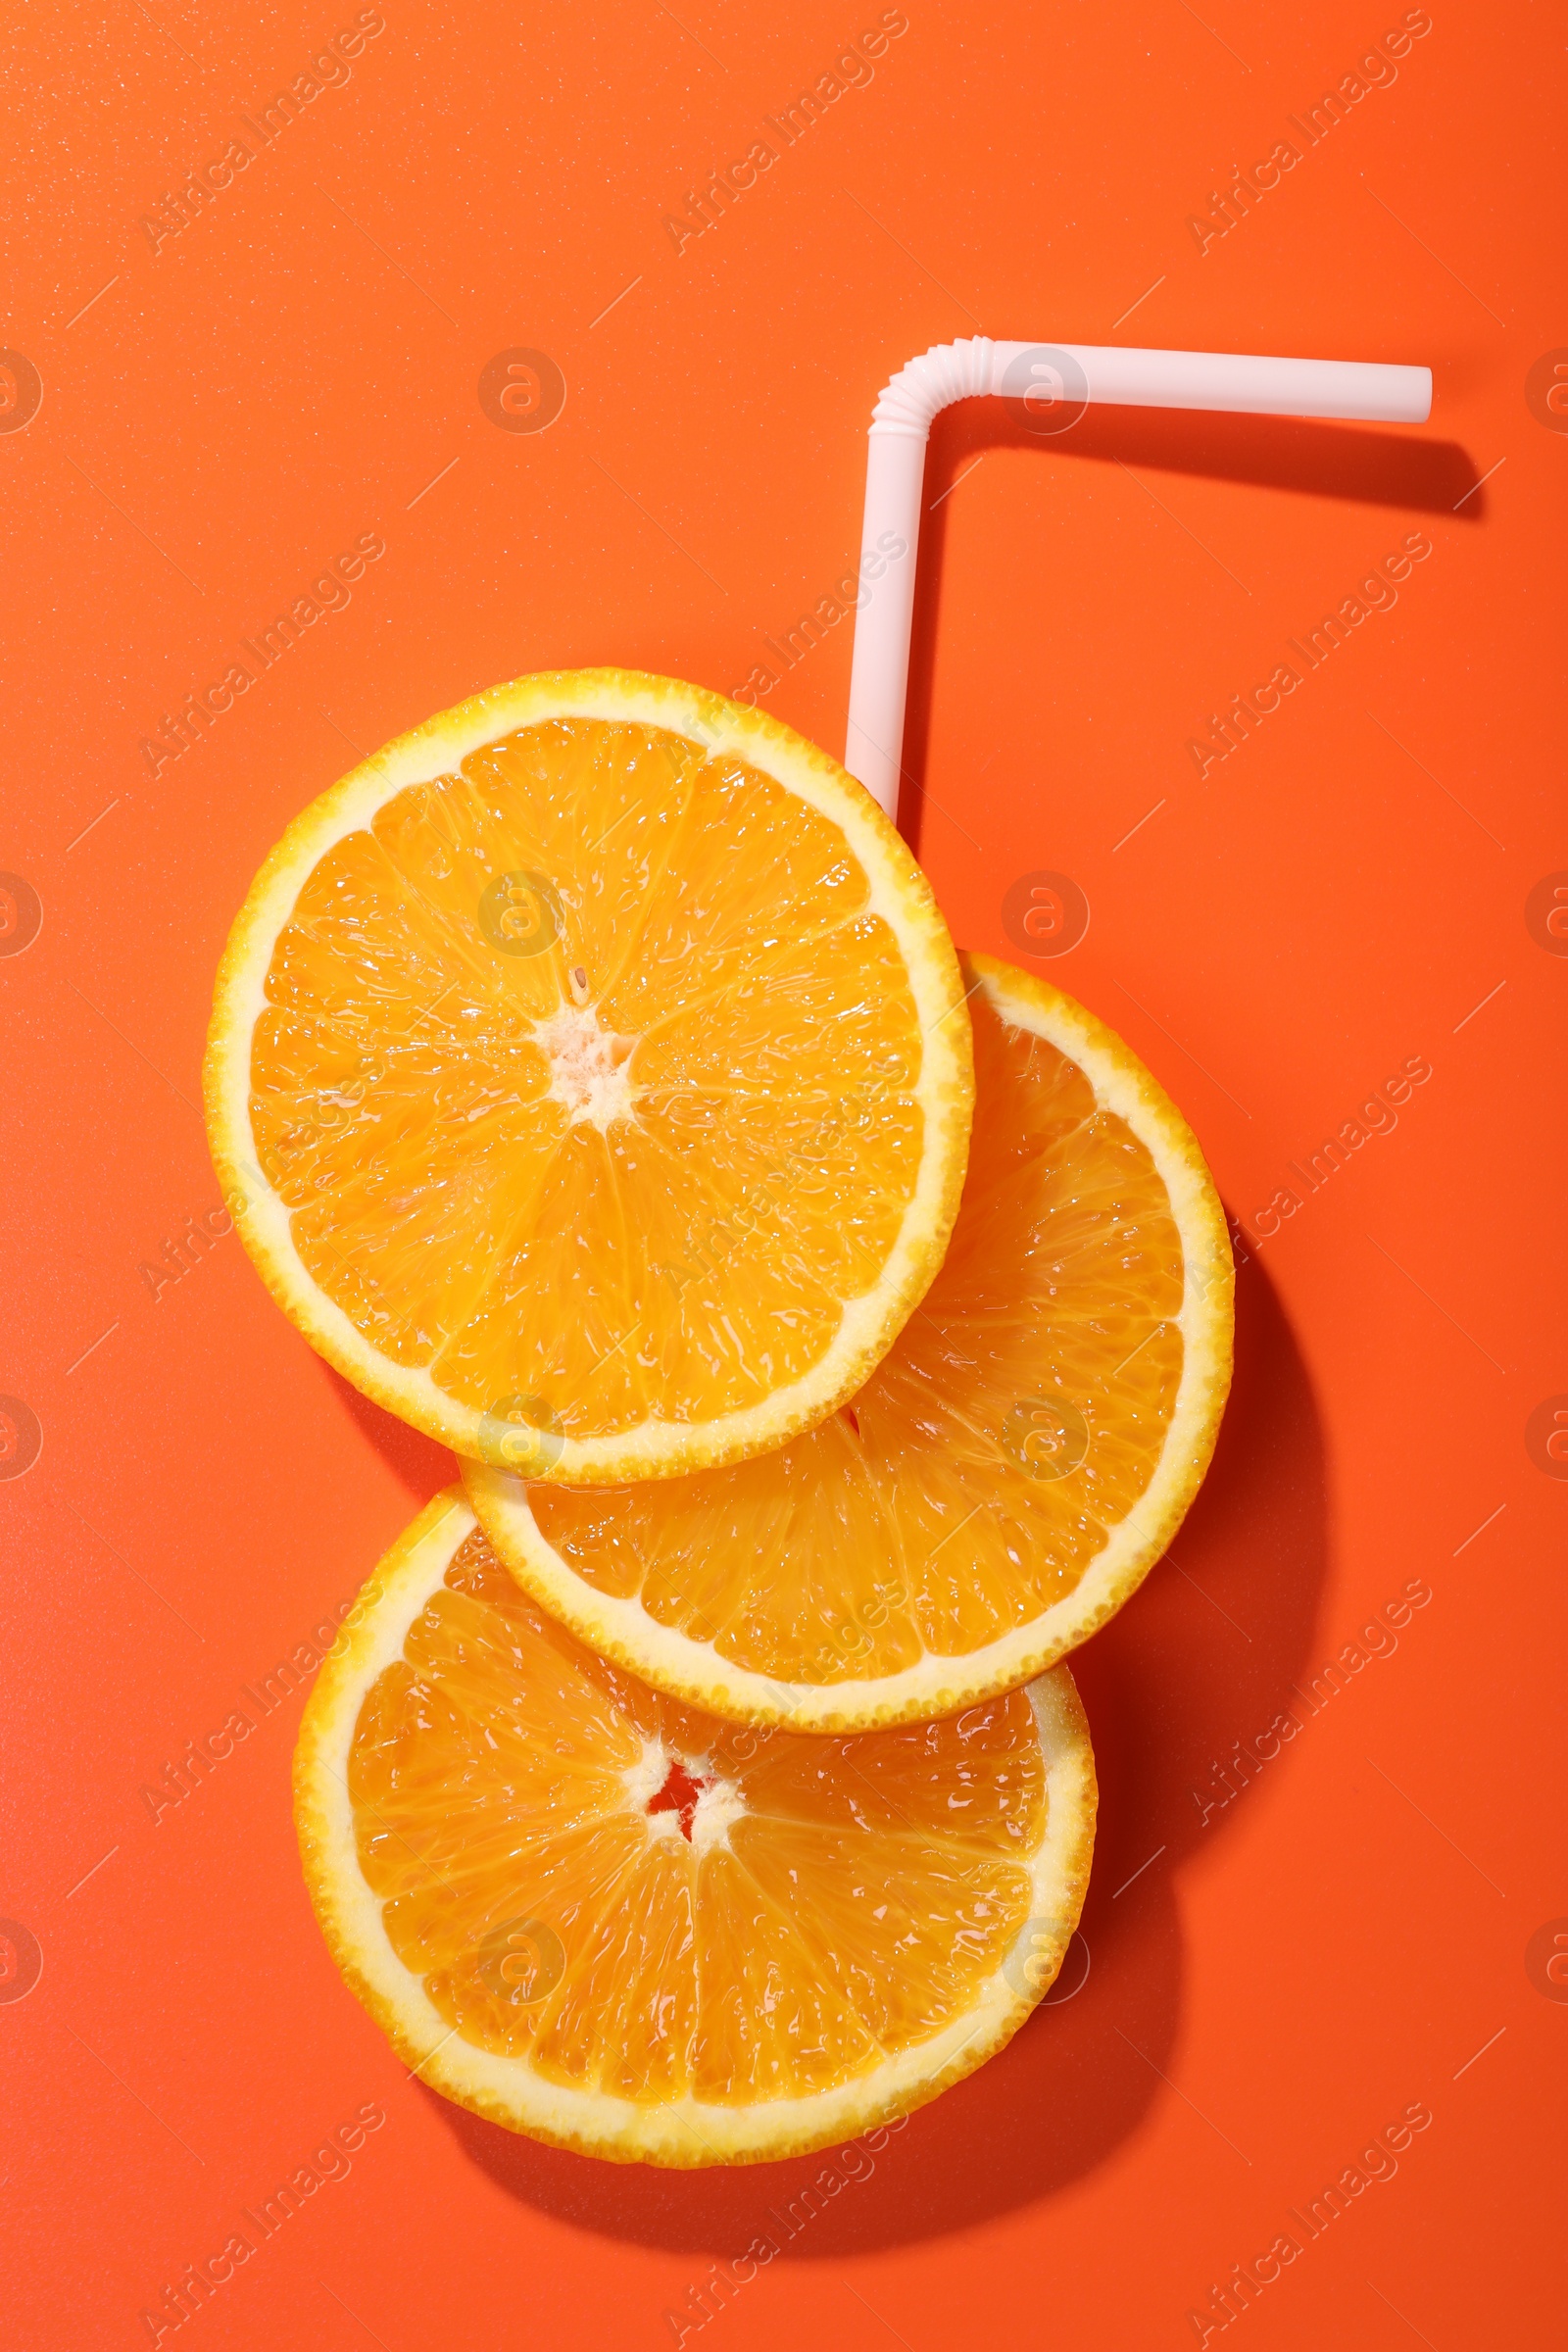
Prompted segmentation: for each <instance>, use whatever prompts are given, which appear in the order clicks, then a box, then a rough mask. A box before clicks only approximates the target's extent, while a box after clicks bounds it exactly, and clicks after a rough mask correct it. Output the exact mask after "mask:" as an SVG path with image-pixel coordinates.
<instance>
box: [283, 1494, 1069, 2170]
mask: <svg viewBox="0 0 1568 2352" xmlns="http://www.w3.org/2000/svg"><path fill="white" fill-rule="evenodd" d="M295 1798H296V1802H295V1815H296V1820H297V1823H298V1827H299V1834H300V1849H301V1853H302V1856H303V1859H304V1865H305V1876H306V1880H307V1883H308V1885H309V1887H310V1890H311V1896H312V1899H313V1901H314V1902H315V1905H316V1908H317V1912H318V1914H319V1918H320V1921H321V1925H322V1927H323V1929H324V1931H325V1934H326V1938H327V1942H328V1944H329V1945H330V1947H331V1950H332V1954H333V1957H334V1958H335V1960H336V1961H337V1964H338V1966H339V1968H340V1969H341V1970H342V1972H343V1975H344V1977H345V1978H346V1979H347V1981H348V1984H349V1985H350V1986H351V1987H352V1989H353V1990H354V1991H355V1992H356V1993H357V1994H358V1996H359V1998H360V1999H361V2000H362V2001H363V2002H364V2003H365V2005H366V2007H367V2008H368V2010H369V2011H370V2013H371V2015H372V2016H373V2017H374V2018H375V2019H376V2020H377V2022H378V2023H379V2024H380V2025H381V2027H382V2028H383V2029H384V2031H385V2032H386V2033H387V2034H389V2035H390V2037H391V2039H392V2041H393V2042H394V2043H395V2044H396V2046H397V2048H398V2050H399V2051H400V2052H401V2054H402V2056H403V2057H404V2059H405V2060H406V2062H407V2063H408V2065H409V2066H410V2067H411V2068H412V2069H413V2070H414V2071H415V2072H416V2073H417V2075H418V2076H419V2078H420V2080H421V2081H422V2082H429V2083H432V2084H433V2085H434V2086H435V2088H436V2089H438V2090H440V2091H442V2092H444V2093H445V2095H446V2096H447V2097H448V2098H450V2099H455V2100H457V2101H458V2102H459V2103H460V2104H462V2105H463V2106H465V2107H471V2108H472V2109H474V2110H475V2112H476V2113H478V2114H480V2115H485V2116H488V2117H490V2118H491V2120H492V2121H493V2122H495V2123H498V2124H504V2125H506V2126H507V2127H508V2128H509V2129H510V2130H512V2131H526V2132H529V2133H531V2134H532V2135H533V2136H534V2137H535V2138H538V2139H544V2140H549V2141H552V2142H553V2143H554V2144H556V2145H557V2146H560V2147H569V2148H576V2149H578V2150H579V2151H581V2152H582V2153H584V2154H587V2155H594V2156H607V2157H611V2158H613V2159H615V2160H617V2161H620V2162H623V2163H629V2162H636V2161H641V2162H644V2163H649V2164H665V2165H704V2164H721V2163H728V2164H750V2163H756V2162H759V2161H760V2160H762V2159H765V2158H769V2157H779V2156H789V2155H796V2154H799V2153H802V2152H803V2151H805V2150H807V2149H809V2148H816V2147H821V2146H824V2145H825V2144H826V2143H827V2142H828V2141H829V2140H833V2139H839V2138H849V2137H852V2136H853V2135H854V2134H856V2133H857V2132H859V2131H865V2130H868V2129H869V2128H871V2127H872V2126H873V2125H875V2124H878V2123H881V2122H884V2121H886V2120H887V2118H889V2117H890V2116H893V2115H900V2114H905V2113H907V2112H908V2110H909V2109H911V2108H913V2107H918V2106H920V2105H921V2104H922V2103H923V2102H924V2101H925V2100H927V2099H931V2098H934V2097H935V2096H936V2095H937V2093H938V2092H939V2091H941V2090H944V2089H946V2088H947V2087H948V2085H949V2084H950V2083H953V2082H957V2081H958V2080H959V2079H960V2077H962V2076H964V2075H966V2074H968V2073H970V2072H971V2071H972V2070H973V2069H974V2068H975V2067H977V2066H978V2065H980V2063H981V2062H982V2060H984V2059H986V2058H989V2057H991V2056H993V2055H994V2054H995V2052H996V2051H998V2050H999V2049H1001V2047H1002V2046H1003V2044H1004V2043H1005V2041H1007V2040H1008V2039H1009V2037H1010V2036H1011V2035H1012V2034H1014V2033H1015V2032H1016V2030H1017V2028H1018V2027H1019V2026H1020V2025H1021V2024H1022V2023H1023V2021H1024V2019H1025V2018H1026V2017H1027V2016H1028V2015H1029V2011H1030V2008H1031V2006H1032V2005H1033V2003H1034V2002H1036V2001H1037V2000H1038V1999H1039V1998H1040V1996H1041V1994H1042V1993H1043V1992H1045V1990H1046V1989H1047V1987H1048V1986H1049V1985H1050V1984H1051V1982H1052V1980H1053V1979H1054V1976H1055V1973H1056V1970H1057V1967H1058V1965H1059V1963H1060V1960H1061V1956H1062V1953H1063V1951H1064V1950H1065V1948H1066V1944H1067V1941H1068V1938H1069V1937H1070V1936H1071V1934H1072V1932H1073V1929H1074V1927H1075V1925H1076V1924H1077V1919H1078V1914H1079V1911H1080V1909H1081V1907H1082V1903H1083V1896H1084V1889H1085V1887H1086V1885H1087V1881H1088V1873H1089V1861H1090V1853H1091V1848H1092V1844H1093V1835H1094V1811H1095V1776H1094V1759H1093V1756H1092V1754H1091V1752H1090V1746H1089V1736H1088V1732H1087V1729H1086V1727H1085V1724H1084V1719H1083V1711H1082V1709H1081V1707H1080V1705H1079V1702H1078V1695H1077V1692H1076V1691H1074V1689H1073V1686H1072V1681H1071V1679H1070V1677H1069V1675H1068V1673H1067V1671H1066V1669H1065V1668H1064V1667H1059V1668H1057V1669H1056V1671H1055V1672H1054V1673H1053V1674H1050V1675H1047V1676H1045V1677H1043V1678H1042V1679H1041V1680H1040V1681H1039V1682H1037V1683H1035V1684H1033V1685H1032V1686H1031V1687H1030V1689H1029V1690H1028V1691H1021V1692H1013V1693H1011V1694H1010V1695H1008V1696H1006V1697H1003V1698H997V1699H992V1700H991V1701H989V1702H988V1703H987V1704H986V1705H984V1706H980V1707H976V1708H973V1709H972V1710H971V1711H970V1712H969V1713H967V1714H966V1715H964V1716H962V1717H960V1718H959V1719H958V1720H957V1721H956V1722H952V1723H942V1724H932V1725H927V1726H922V1727H920V1728H919V1729H916V1730H908V1731H895V1732H872V1733H869V1734H867V1735H865V1736H864V1737H862V1738H859V1739H849V1740H801V1739H797V1738H792V1737H790V1736H789V1735H788V1734H784V1733H768V1732H757V1731H753V1730H746V1731H737V1730H736V1729H735V1728H734V1727H733V1726H727V1725H724V1724H722V1723H719V1722H717V1721H715V1720H714V1719H713V1718H712V1717H711V1716H706V1715H701V1714H698V1713H696V1712H694V1711H692V1710H690V1709H688V1708H685V1707H682V1706H679V1705H676V1704H674V1703H672V1702H671V1701H670V1700H668V1699H665V1698H662V1697H660V1696H659V1695H658V1694H657V1693H656V1692H654V1691H648V1690H646V1689H645V1688H644V1687H643V1686H641V1685H640V1684H637V1683H635V1682H633V1681H632V1680H631V1679H630V1678H629V1677H626V1676H624V1675H621V1674H619V1673H617V1672H616V1670H615V1669H614V1668H613V1667H611V1666H608V1665H606V1664H605V1663H604V1662H603V1661H602V1660H601V1659H599V1658H598V1657H596V1656H595V1655H594V1654H593V1653H592V1652H591V1651H589V1650H586V1649H584V1648H583V1647H582V1646H581V1645H580V1643H578V1642H575V1641H573V1640H572V1638H571V1636H570V1635H569V1634H567V1633H565V1632H564V1631H563V1629H562V1628H561V1627H559V1626H558V1625H556V1623H555V1622H554V1620H553V1619H551V1618H550V1617H547V1616H546V1615H545V1613H544V1612H543V1611H542V1610H540V1609H537V1608H536V1607H535V1606H534V1604H533V1602H532V1601H530V1600H529V1599H528V1597H527V1595H526V1594H525V1593H522V1592H521V1590H520V1589H519V1588H518V1586H517V1585H516V1583H515V1580H514V1579H513V1578H512V1577H511V1576H509V1575H508V1574H507V1572H506V1570H505V1569H504V1568H502V1567H501V1565H500V1563H499V1562H498V1561H497V1560H496V1558H495V1556H494V1554H493V1552H492V1551H491V1549H490V1546H489V1544H488V1543H487V1541H486V1539H485V1537H484V1535H483V1532H482V1531H481V1530H480V1529H479V1528H478V1527H477V1525H476V1522H475V1520H474V1517H473V1514H472V1512H471V1511H470V1510H469V1509H468V1507H467V1505H466V1502H465V1500H464V1498H463V1495H462V1492H461V1490H460V1489H457V1488H454V1489H452V1490H451V1491H450V1492H449V1493H448V1494H446V1495H437V1496H436V1498H435V1500H434V1501H433V1502H432V1503H430V1504H429V1505H428V1507H427V1508H426V1509H425V1510H424V1511H423V1512H422V1513H421V1515H420V1517H419V1518H418V1519H417V1521H416V1522H415V1524H414V1526H413V1527H412V1528H411V1529H410V1530H409V1531H408V1533H407V1534H406V1535H405V1537H404V1538H403V1540H402V1542H401V1543H400V1544H397V1545H396V1547H395V1548H394V1549H393V1550H392V1551H391V1552H390V1553H389V1554H388V1556H387V1558H386V1559H385V1560H383V1561H382V1563H381V1565H380V1567H379V1568H378V1569H377V1570H376V1572H375V1574H374V1576H373V1577H372V1578H371V1580H370V1582H369V1583H368V1585H367V1587H366V1589H365V1592H364V1593H362V1594H361V1597H360V1600H359V1602H358V1604H357V1605H356V1607H355V1609H354V1610H353V1611H352V1612H351V1613H350V1616H349V1618H348V1619H347V1621H346V1622H345V1625H344V1627H343V1630H342V1632H341V1633H340V1635H339V1637H338V1640H337V1642H336V1643H335V1645H334V1647H333V1649H332V1651H331V1654H330V1656H329V1657H328V1658H327V1660H326V1663H325V1665H324V1666H323V1668H322V1670H321V1673H320V1675H319V1679H318V1681H317V1685H316V1688H315V1690H314V1691H313V1692H312V1694H311V1699H310V1703H309V1705H308V1706H307V1708H306V1711H305V1720H304V1723H303V1726H302V1728H301V1732H300V1740H299V1748H298V1752H297V1755H296V1758H295Z"/></svg>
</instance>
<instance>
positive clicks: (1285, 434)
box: [900, 400, 1489, 857]
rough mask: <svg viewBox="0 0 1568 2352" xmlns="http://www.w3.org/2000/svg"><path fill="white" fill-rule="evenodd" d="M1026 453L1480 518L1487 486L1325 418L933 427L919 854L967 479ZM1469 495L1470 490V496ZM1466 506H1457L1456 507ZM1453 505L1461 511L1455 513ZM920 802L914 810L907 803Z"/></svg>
mask: <svg viewBox="0 0 1568 2352" xmlns="http://www.w3.org/2000/svg"><path fill="white" fill-rule="evenodd" d="M998 449H1029V450H1032V451H1034V452H1035V453H1036V454H1037V455H1039V456H1043V457H1046V458H1049V459H1050V460H1051V462H1052V463H1054V464H1061V463H1063V462H1082V461H1085V460H1088V461H1092V462H1094V463H1097V464H1100V465H1120V466H1129V467H1131V468H1132V469H1133V470H1134V471H1136V470H1137V469H1138V468H1139V467H1140V466H1152V467H1153V468H1154V469H1155V470H1156V471H1158V472H1160V473H1165V474H1170V473H1185V474H1189V475H1193V476H1198V477H1201V478H1203V479H1206V480H1209V481H1224V482H1248V483H1252V484H1255V485H1256V486H1257V487H1258V488H1260V489H1268V490H1287V491H1291V490H1294V491H1299V492H1300V493H1301V494H1303V495H1306V496H1311V497H1315V498H1340V499H1347V500H1350V501H1357V500H1358V501H1361V502H1363V503H1364V504H1367V505H1371V506H1378V507H1402V508H1405V509H1407V510H1409V511H1410V512H1412V513H1416V514H1423V515H1446V516H1450V517H1452V518H1453V519H1454V520H1456V521H1459V522H1462V523H1479V522H1482V521H1484V520H1485V518H1486V514H1487V500H1488V495H1489V493H1488V491H1487V490H1486V489H1484V488H1483V489H1477V488H1476V478H1477V475H1478V473H1479V472H1480V471H1481V470H1482V468H1480V467H1478V466H1476V464H1475V462H1474V460H1473V459H1472V458H1471V457H1470V455H1469V453H1468V452H1467V451H1466V450H1464V449H1462V448H1460V447H1459V445H1458V444H1457V443H1456V442H1453V441H1418V440H1414V439H1412V438H1411V437H1410V436H1409V435H1407V434H1401V433H1397V432H1384V431H1382V430H1380V429H1379V428H1378V427H1376V426H1365V425H1353V424H1334V423H1320V422H1317V421H1314V420H1313V419H1311V418H1309V417H1244V416H1231V415H1228V414H1227V415H1213V414H1209V413H1207V412H1205V411H1201V410H1187V409H1126V408H1113V407H1110V406H1105V407H1100V406H1092V407H1090V408H1087V409H1085V410H1084V412H1083V414H1082V415H1081V416H1080V417H1079V418H1078V420H1077V422H1076V423H1075V424H1073V425H1071V426H1070V427H1069V428H1068V429H1067V430H1066V431H1064V432H1061V433H1058V434H1051V435H1042V434H1040V433H1036V432H1032V431H1031V430H1030V429H1029V428H1028V426H1026V425H1025V424H1024V423H1023V422H1022V421H1021V420H1020V419H1019V418H1018V417H1015V416H1014V415H1013V414H1012V410H1011V406H1010V404H1008V403H1005V402H1003V401H1001V400H965V401H959V402H956V404H955V405H954V406H953V407H952V408H949V409H945V410H943V411H942V412H941V414H940V415H939V416H938V417H937V418H936V420H935V422H934V423H933V425H932V427H931V442H930V447H929V450H928V452H927V456H926V467H925V484H924V487H923V489H922V492H921V496H922V499H923V500H924V509H923V512H922V515H921V518H920V549H919V568H918V571H917V573H916V577H915V589H914V618H913V626H912V630H911V634H910V644H909V691H908V702H907V711H906V714H905V726H904V760H903V773H902V786H901V799H902V809H901V825H900V830H901V831H902V832H903V833H904V835H905V838H906V840H907V842H908V843H909V846H910V848H911V849H912V850H913V851H914V854H915V856H916V857H918V856H919V854H920V847H919V835H920V823H921V817H922V815H923V812H924V795H923V787H924V780H925V774H926V764H927V753H928V748H929V741H930V729H931V698H932V683H933V678H934V674H935V662H936V647H937V639H938V633H939V621H940V617H941V607H942V582H943V571H944V564H943V557H944V554H945V551H946V546H947V535H948V523H949V518H950V516H951V515H952V513H953V505H954V502H953V500H952V499H951V498H950V497H949V495H948V493H949V492H950V491H952V490H953V489H954V488H955V487H956V484H957V480H958V477H959V475H960V474H962V473H963V472H964V471H965V469H966V468H967V467H969V466H973V465H974V463H975V461H976V460H977V459H978V458H981V457H983V456H984V455H985V454H986V453H987V452H988V451H991V450H998ZM1467 492H1470V493H1473V495H1470V496H1468V497H1467V496H1466V493H1467ZM1461 500H1462V501H1463V504H1462V505H1461V504H1459V502H1460V501H1461ZM1456 506H1457V510H1458V511H1457V514H1455V508H1456ZM911 804H912V806H911Z"/></svg>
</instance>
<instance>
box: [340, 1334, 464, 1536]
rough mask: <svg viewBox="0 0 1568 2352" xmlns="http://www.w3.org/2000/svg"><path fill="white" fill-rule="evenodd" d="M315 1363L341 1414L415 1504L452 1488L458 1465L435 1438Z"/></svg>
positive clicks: (349, 1382)
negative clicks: (392, 1473)
mask: <svg viewBox="0 0 1568 2352" xmlns="http://www.w3.org/2000/svg"><path fill="white" fill-rule="evenodd" d="M315 1360H316V1363H317V1365H318V1367H319V1371H320V1372H321V1374H322V1377H323V1378H324V1379H325V1380H326V1381H327V1382H328V1383H329V1384H330V1386H331V1389H332V1393H333V1395H334V1397H336V1398H337V1401H338V1403H339V1404H340V1405H341V1406H342V1408H343V1411H344V1412H345V1413H346V1414H347V1416H348V1418H349V1419H350V1420H351V1421H352V1422H353V1423H354V1424H355V1426H356V1428H358V1429H359V1431H360V1432H361V1434H362V1436H364V1437H366V1438H368V1441H369V1443H370V1444H371V1445H372V1446H374V1448H375V1450H376V1452H377V1453H378V1454H379V1455H380V1456H381V1459H382V1460H383V1461H384V1462H385V1463H386V1465H387V1468H388V1469H389V1470H391V1471H393V1472H394V1473H395V1475H396V1476H397V1477H398V1478H399V1479H400V1480H401V1482H402V1484H403V1485H404V1486H405V1487H406V1488H407V1490H408V1492H409V1493H410V1495H413V1497H414V1499H415V1501H416V1502H417V1503H420V1504H424V1503H426V1502H428V1501H429V1499H430V1497H431V1495H436V1494H439V1493H440V1491H441V1489H442V1488H443V1487H449V1486H451V1484H452V1481H453V1480H454V1479H455V1478H456V1477H457V1475H458V1465H457V1461H456V1459H455V1457H454V1456H453V1455H452V1454H450V1453H449V1452H448V1451H447V1448H446V1447H445V1446H438V1445H437V1444H436V1442H435V1440H434V1438H427V1437H425V1435H424V1434H423V1432H422V1431H421V1430H417V1429H411V1428H410V1426H409V1424H408V1422H407V1421H400V1420H399V1419H398V1417H397V1415H396V1414H395V1413H389V1412H387V1411H385V1410H384V1409H383V1408H382V1406H380V1405H378V1404H376V1403H374V1402H373V1401H372V1400H371V1398H370V1397H362V1396H361V1394H360V1392H359V1390H358V1389H357V1388H356V1387H355V1386H354V1383H353V1382H352V1381H349V1380H345V1379H344V1377H343V1375H342V1373H341V1372H339V1371H336V1370H335V1369H334V1368H333V1366H332V1365H331V1364H329V1363H326V1362H324V1361H323V1359H322V1358H321V1357H320V1356H318V1357H317V1358H316V1359H315Z"/></svg>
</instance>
